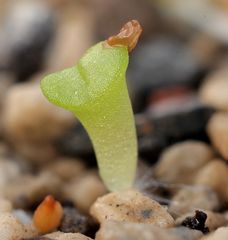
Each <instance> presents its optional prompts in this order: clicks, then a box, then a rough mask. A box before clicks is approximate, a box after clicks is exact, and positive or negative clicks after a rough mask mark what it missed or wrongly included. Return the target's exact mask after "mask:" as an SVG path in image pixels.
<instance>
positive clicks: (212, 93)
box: [200, 67, 228, 111]
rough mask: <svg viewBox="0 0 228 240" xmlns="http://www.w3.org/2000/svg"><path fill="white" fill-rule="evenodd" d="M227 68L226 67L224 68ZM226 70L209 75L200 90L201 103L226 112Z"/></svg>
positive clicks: (227, 83)
mask: <svg viewBox="0 0 228 240" xmlns="http://www.w3.org/2000/svg"><path fill="white" fill-rule="evenodd" d="M226 68H227V67H226ZM227 89H228V70H227V69H224V70H219V71H216V72H215V73H213V74H211V75H210V76H209V77H207V79H206V80H205V82H204V83H203V84H202V86H201V88H200V97H201V100H202V102H204V103H205V104H207V105H209V106H212V107H214V108H216V109H218V110H222V111H228V94H227Z"/></svg>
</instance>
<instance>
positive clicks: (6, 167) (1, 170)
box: [0, 158, 21, 195]
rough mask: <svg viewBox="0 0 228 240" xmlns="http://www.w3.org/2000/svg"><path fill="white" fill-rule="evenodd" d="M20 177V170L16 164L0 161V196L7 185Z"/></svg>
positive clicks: (4, 159) (9, 161)
mask: <svg viewBox="0 0 228 240" xmlns="http://www.w3.org/2000/svg"><path fill="white" fill-rule="evenodd" d="M20 175H21V169H20V166H19V164H18V163H17V162H15V161H12V160H10V159H6V158H1V159H0V195H2V194H3V191H4V189H5V188H6V187H7V185H8V184H9V183H10V182H11V181H14V179H16V178H17V177H19V176H20Z"/></svg>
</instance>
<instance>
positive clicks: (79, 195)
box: [63, 172, 107, 213]
mask: <svg viewBox="0 0 228 240" xmlns="http://www.w3.org/2000/svg"><path fill="white" fill-rule="evenodd" d="M63 191H64V193H65V197H66V198H67V199H69V200H72V201H73V202H74V203H75V205H76V206H77V208H78V209H80V210H81V211H82V212H85V213H88V211H89V208H90V207H91V205H92V204H93V203H94V202H95V201H96V200H97V198H98V197H100V196H102V195H104V194H105V193H106V192H107V189H106V187H105V186H104V184H103V183H102V181H101V180H100V178H99V177H98V176H97V175H96V174H94V173H90V172H88V173H87V174H85V175H83V176H81V177H79V178H75V179H73V180H72V181H71V182H70V183H67V184H66V185H65V188H64V190H63Z"/></svg>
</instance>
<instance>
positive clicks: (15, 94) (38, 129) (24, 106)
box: [3, 83, 75, 162]
mask: <svg viewBox="0 0 228 240" xmlns="http://www.w3.org/2000/svg"><path fill="white" fill-rule="evenodd" d="M3 116H4V118H3V124H4V132H5V136H6V138H7V139H8V140H9V141H10V142H12V143H13V144H14V146H15V148H16V149H17V151H18V152H19V153H20V154H22V155H24V156H25V157H30V158H31V157H33V158H34V159H35V160H36V158H37V161H38V162H39V161H42V159H43V161H44V160H47V159H46V158H48V157H50V155H53V153H52V152H53V151H54V150H53V149H52V148H53V147H51V146H50V144H51V142H53V141H54V140H55V139H56V138H58V137H60V136H61V135H62V134H63V133H65V131H66V130H67V129H69V128H70V127H71V126H72V124H74V122H75V118H74V117H73V115H72V114H71V113H70V112H67V111H65V110H63V109H61V108H58V107H56V106H54V105H52V104H50V103H49V102H48V101H47V100H46V99H45V97H44V96H43V95H42V93H41V90H40V86H39V84H38V83H21V84H15V85H14V86H13V87H11V88H10V90H9V91H8V93H7V96H6V101H5V105H4V109H3ZM28 116H29V117H28ZM36 149H37V150H36ZM33 152H34V153H33ZM45 153H47V156H46V158H45Z"/></svg>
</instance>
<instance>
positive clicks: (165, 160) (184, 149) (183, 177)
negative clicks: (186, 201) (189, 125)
mask: <svg viewBox="0 0 228 240" xmlns="http://www.w3.org/2000/svg"><path fill="white" fill-rule="evenodd" d="M213 157H214V153H213V150H212V149H211V148H210V147H209V146H208V145H207V144H205V143H203V142H200V141H190V140H189V141H185V142H181V143H177V144H174V145H172V146H171V147H169V148H166V149H165V150H164V152H163V153H162V155H161V157H160V159H159V161H158V163H157V165H156V167H155V169H154V174H155V177H156V178H158V179H159V180H161V181H164V182H169V183H182V184H183V183H192V182H193V181H194V177H195V175H196V174H197V172H198V171H199V170H200V168H202V167H203V166H204V165H206V164H207V163H208V162H209V161H210V160H211V159H212V158H213Z"/></svg>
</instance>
